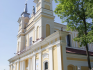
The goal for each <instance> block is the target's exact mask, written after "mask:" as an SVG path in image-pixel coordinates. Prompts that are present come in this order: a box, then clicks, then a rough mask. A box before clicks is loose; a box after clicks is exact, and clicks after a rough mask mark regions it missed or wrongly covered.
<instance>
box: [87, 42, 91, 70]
mask: <svg viewBox="0 0 93 70" xmlns="http://www.w3.org/2000/svg"><path fill="white" fill-rule="evenodd" d="M86 54H87V61H88V67H89V70H91V64H90V57H89V52H88V45H87V44H86Z"/></svg>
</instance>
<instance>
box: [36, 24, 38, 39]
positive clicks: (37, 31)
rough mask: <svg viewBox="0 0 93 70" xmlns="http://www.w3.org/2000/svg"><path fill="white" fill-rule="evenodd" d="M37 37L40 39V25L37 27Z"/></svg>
mask: <svg viewBox="0 0 93 70" xmlns="http://www.w3.org/2000/svg"><path fill="white" fill-rule="evenodd" d="M36 34H37V35H36V38H37V39H38V38H39V26H38V27H37V33H36Z"/></svg>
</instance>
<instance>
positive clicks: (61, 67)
mask: <svg viewBox="0 0 93 70" xmlns="http://www.w3.org/2000/svg"><path fill="white" fill-rule="evenodd" d="M57 56H58V70H67V64H66V63H67V60H66V43H62V42H61V43H59V44H57Z"/></svg>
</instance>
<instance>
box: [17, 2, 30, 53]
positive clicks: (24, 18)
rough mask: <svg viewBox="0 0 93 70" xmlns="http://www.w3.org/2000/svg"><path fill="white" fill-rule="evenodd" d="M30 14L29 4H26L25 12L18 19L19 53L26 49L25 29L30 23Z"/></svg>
mask: <svg viewBox="0 0 93 70" xmlns="http://www.w3.org/2000/svg"><path fill="white" fill-rule="evenodd" d="M29 15H30V14H29V13H27V3H26V4H25V8H24V12H23V13H22V14H21V17H20V18H19V19H18V23H19V31H18V35H17V53H18V52H20V51H22V50H23V49H24V48H25V28H26V24H27V23H28V22H29Z"/></svg>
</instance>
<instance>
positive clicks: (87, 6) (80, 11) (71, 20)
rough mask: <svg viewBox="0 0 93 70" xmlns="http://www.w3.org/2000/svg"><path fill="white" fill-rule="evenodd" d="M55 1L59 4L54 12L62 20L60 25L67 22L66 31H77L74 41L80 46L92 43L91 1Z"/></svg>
mask: <svg viewBox="0 0 93 70" xmlns="http://www.w3.org/2000/svg"><path fill="white" fill-rule="evenodd" d="M55 1H56V2H57V3H59V4H58V5H57V7H56V9H55V10H54V12H55V14H57V15H58V16H59V17H60V18H61V19H62V23H64V22H67V30H72V31H74V30H76V31H78V36H77V37H76V38H74V40H75V41H78V42H81V45H80V46H82V45H84V46H86V44H87V43H91V42H93V23H92V22H93V21H92V19H93V0H55ZM89 19H91V21H89Z"/></svg>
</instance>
